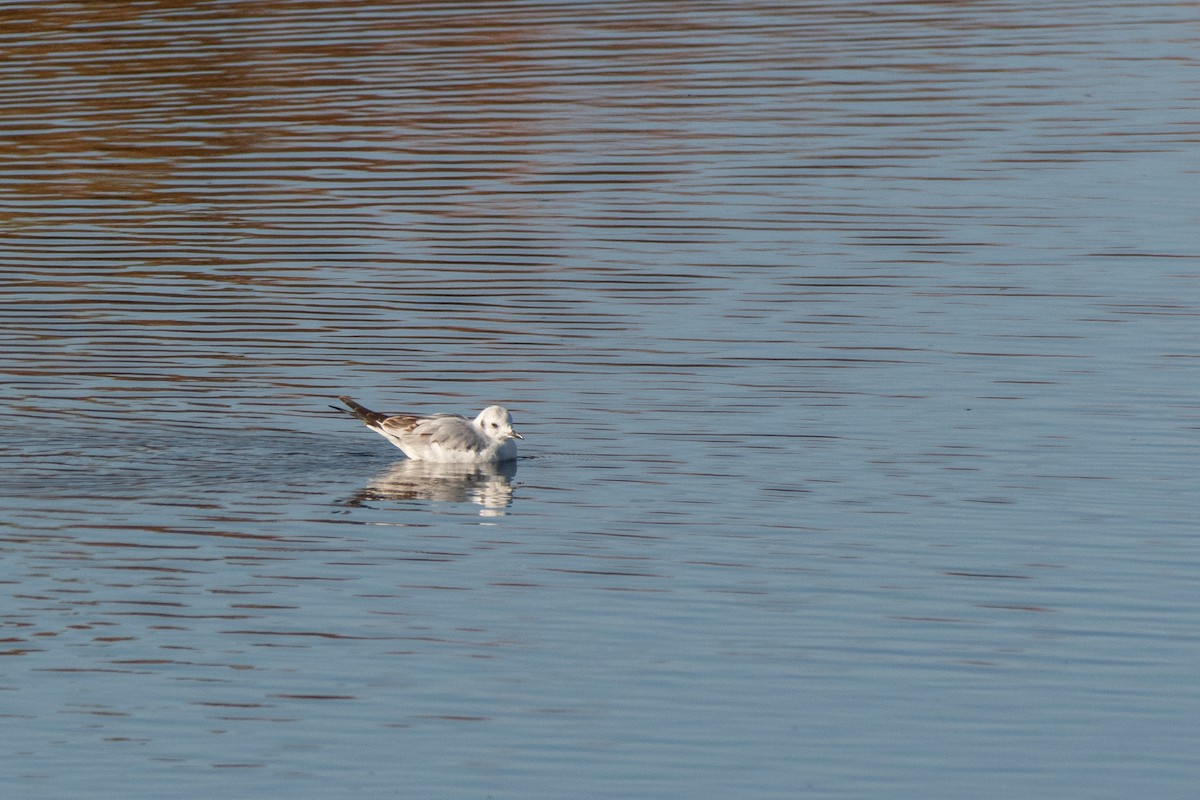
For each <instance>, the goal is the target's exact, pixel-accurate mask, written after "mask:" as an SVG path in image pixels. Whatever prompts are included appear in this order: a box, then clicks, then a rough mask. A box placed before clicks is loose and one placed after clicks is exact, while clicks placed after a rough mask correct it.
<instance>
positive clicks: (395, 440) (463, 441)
mask: <svg viewBox="0 0 1200 800" xmlns="http://www.w3.org/2000/svg"><path fill="white" fill-rule="evenodd" d="M338 400H341V401H342V402H343V403H345V404H346V406H347V407H348V408H349V409H350V413H352V414H353V415H354V416H356V417H358V418H359V419H361V420H362V421H363V423H364V424H365V425H366V426H367V427H368V428H370V429H371V430H373V431H375V432H376V433H378V434H379V435H380V436H382V437H384V438H385V439H387V440H388V441H389V442H391V443H392V444H394V445H395V446H396V447H399V448H400V449H401V450H403V451H404V455H406V456H408V457H409V458H411V459H413V460H415V461H430V462H433V463H438V464H492V463H495V462H498V461H511V460H512V459H514V458H516V457H517V442H516V440H517V439H521V438H523V437H522V436H521V434H519V433H517V432H516V431H514V430H513V426H512V415H511V414H509V413H508V410H507V409H505V408H501V407H500V406H488V407H487V408H485V409H484V410H483V411H480V412H479V416H477V417H475V419H467V418H466V417H463V416H460V415H458V414H433V415H430V416H421V415H419V414H381V413H380V412H378V411H372V410H371V409H369V408H366V407H365V406H362V405H360V404H358V403H356V402H354V401H353V400H351V399H350V398H349V397H345V396H342V397H339V398H338Z"/></svg>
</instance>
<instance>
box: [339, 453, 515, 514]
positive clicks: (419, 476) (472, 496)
mask: <svg viewBox="0 0 1200 800" xmlns="http://www.w3.org/2000/svg"><path fill="white" fill-rule="evenodd" d="M516 474H517V462H516V461H515V460H513V461H501V462H499V463H492V464H438V463H434V462H430V461H413V460H411V459H405V460H403V461H397V462H396V463H395V464H393V465H392V466H390V467H388V468H387V469H386V470H384V471H383V472H381V473H379V474H378V475H376V476H375V477H374V478H373V479H372V480H371V482H370V483H369V484H368V485H367V486H366V487H365V488H364V489H363V490H362V491H360V492H359V493H358V494H356V495H355V496H354V498H353V499H351V500H350V504H351V505H363V504H365V503H369V502H376V501H380V500H393V501H403V500H433V501H436V502H443V503H475V504H476V505H480V506H483V510H481V511H480V512H479V513H480V515H481V516H485V517H498V516H502V515H503V514H504V510H505V509H506V508H508V507H509V506H510V505H512V499H513V485H512V479H513V477H514V476H515V475H516Z"/></svg>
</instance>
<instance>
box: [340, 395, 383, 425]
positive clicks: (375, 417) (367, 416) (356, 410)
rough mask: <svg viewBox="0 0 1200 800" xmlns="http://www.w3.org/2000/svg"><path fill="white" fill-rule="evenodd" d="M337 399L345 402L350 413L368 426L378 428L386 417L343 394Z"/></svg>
mask: <svg viewBox="0 0 1200 800" xmlns="http://www.w3.org/2000/svg"><path fill="white" fill-rule="evenodd" d="M338 400H341V401H342V402H343V403H345V404H346V405H347V406H348V407H349V408H350V413H351V414H353V415H354V416H356V417H358V418H359V419H361V420H362V421H363V422H364V423H366V425H367V427H368V428H378V427H379V425H380V423H382V422H383V421H384V420H385V419H387V418H388V415H387V414H380V413H379V412H378V411H372V410H371V409H369V408H367V407H366V406H361V405H359V404H358V403H356V402H354V401H353V400H351V399H350V398H349V397H346V396H345V395H342V396H341V397H339V398H338ZM335 408H336V406H335ZM339 410H340V409H339Z"/></svg>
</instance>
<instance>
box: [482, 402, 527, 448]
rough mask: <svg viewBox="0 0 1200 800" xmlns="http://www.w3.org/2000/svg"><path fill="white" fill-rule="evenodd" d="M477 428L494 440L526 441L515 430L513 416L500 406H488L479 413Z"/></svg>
mask: <svg viewBox="0 0 1200 800" xmlns="http://www.w3.org/2000/svg"><path fill="white" fill-rule="evenodd" d="M475 427H477V428H479V429H480V430H481V431H483V432H484V435H486V436H488V437H489V438H492V439H498V440H499V441H504V440H505V439H524V438H525V437H524V436H522V435H521V434H519V433H517V432H516V431H514V430H513V426H512V414H510V413H508V409H506V408H501V407H500V406H488V407H487V408H485V409H484V410H483V411H480V412H479V416H478V417H476V418H475Z"/></svg>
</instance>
